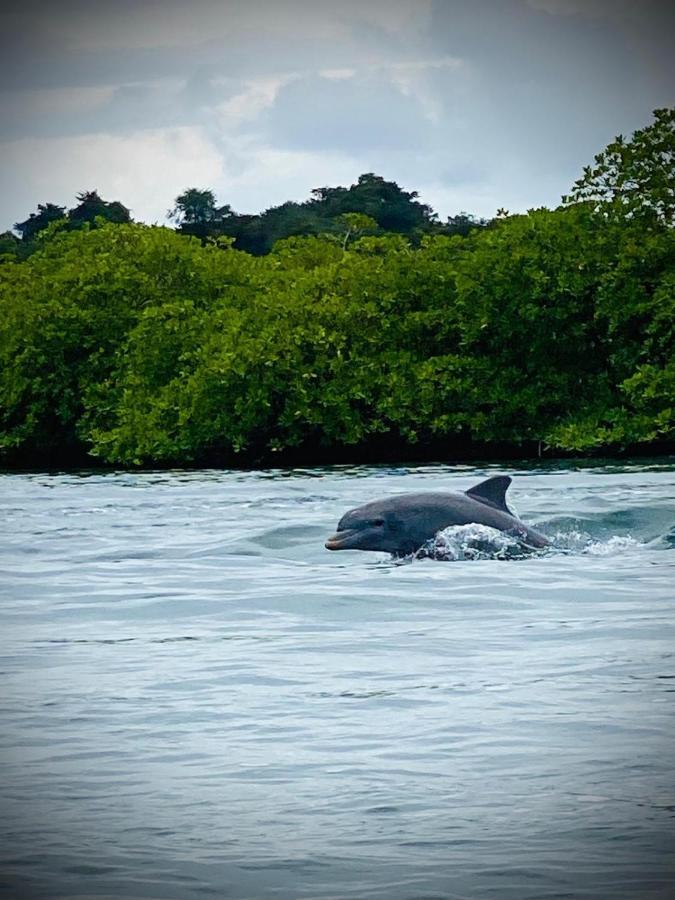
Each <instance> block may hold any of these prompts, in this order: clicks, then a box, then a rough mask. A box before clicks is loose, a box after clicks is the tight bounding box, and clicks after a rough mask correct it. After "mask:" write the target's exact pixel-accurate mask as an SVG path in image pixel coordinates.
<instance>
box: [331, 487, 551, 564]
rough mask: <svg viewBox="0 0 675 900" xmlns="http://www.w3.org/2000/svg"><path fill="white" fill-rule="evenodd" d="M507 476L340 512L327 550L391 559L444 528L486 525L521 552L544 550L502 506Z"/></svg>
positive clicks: (539, 537)
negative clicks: (521, 548)
mask: <svg viewBox="0 0 675 900" xmlns="http://www.w3.org/2000/svg"><path fill="white" fill-rule="evenodd" d="M510 484H511V479H510V478H509V476H508V475H495V476H494V477H493V478H488V479H487V481H482V482H481V483H480V484H477V485H475V487H472V488H469V490H468V491H464V492H463V493H460V492H452V493H450V492H447V493H432V492H427V493H421V494H398V495H395V496H392V497H387V498H385V499H384V500H373V501H372V502H371V503H366V504H365V506H359V507H358V508H357V509H352V510H350V511H349V512H347V513H345V514H344V516H343V517H342V518H341V519H340V521H339V522H338V527H337V531H336V533H335V534H334V535H332V537H329V538H328V540H327V541H326V549H327V550H383V551H385V552H388V553H392V554H394V556H407V555H408V554H410V553H415V552H416V551H417V550H419V549H420V548H421V547H423V546H424V544H426V542H427V541H429V540H431V539H432V538H433V537H434V536H435V535H437V534H438V532H439V531H442V530H443V529H444V528H447V527H448V526H450V525H470V524H472V523H477V524H479V525H489V526H490V527H491V528H496V529H497V530H498V531H503V532H505V533H506V534H510V535H513V536H514V537H515V538H516V539H517V540H518V541H520V543H521V544H523V545H524V546H526V547H532V548H538V547H546V546H548V544H549V543H550V542H549V541H548V539H547V538H545V537H544V535H543V534H539V532H537V531H535V530H534V529H533V528H529V527H528V526H527V525H525V523H524V522H521V521H520V519H518V518H516V516H514V515H513V513H512V512H511V510H510V509H509V508H508V506H507V505H506V491H507V488H508V486H509V485H510Z"/></svg>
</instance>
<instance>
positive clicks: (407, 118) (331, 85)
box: [261, 73, 433, 153]
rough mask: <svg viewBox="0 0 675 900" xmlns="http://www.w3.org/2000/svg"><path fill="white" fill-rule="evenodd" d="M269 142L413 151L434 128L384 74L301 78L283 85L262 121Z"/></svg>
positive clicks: (354, 150)
mask: <svg viewBox="0 0 675 900" xmlns="http://www.w3.org/2000/svg"><path fill="white" fill-rule="evenodd" d="M261 124H262V126H263V128H264V134H265V136H266V138H267V140H269V141H272V142H274V143H278V144H280V145H281V146H286V147H292V148H295V149H299V148H304V149H309V150H331V149H332V150H340V151H343V152H347V153H360V152H362V151H364V150H374V149H376V150H379V151H381V152H382V153H386V152H387V151H394V152H395V151H398V150H413V149H415V148H416V147H419V146H420V145H421V144H422V145H424V144H426V143H427V142H428V141H429V140H430V139H431V131H432V130H433V126H432V125H431V124H430V123H429V121H428V120H426V119H425V117H424V115H423V112H422V110H421V108H420V104H419V103H418V102H416V100H415V99H414V98H413V97H409V96H405V95H404V94H403V93H402V92H401V91H400V90H399V89H398V88H397V87H396V86H395V85H393V84H392V83H391V81H389V80H388V79H387V78H386V77H383V76H382V75H365V76H362V75H359V74H358V73H357V74H356V75H354V76H353V77H350V78H340V79H332V78H323V77H305V78H300V79H297V80H294V81H292V82H291V83H290V84H288V85H286V86H285V87H283V88H282V89H281V90H280V92H279V95H278V97H277V99H276V102H275V103H274V105H273V106H272V108H271V109H270V110H268V112H267V113H266V114H265V116H264V118H263V120H262V123H261Z"/></svg>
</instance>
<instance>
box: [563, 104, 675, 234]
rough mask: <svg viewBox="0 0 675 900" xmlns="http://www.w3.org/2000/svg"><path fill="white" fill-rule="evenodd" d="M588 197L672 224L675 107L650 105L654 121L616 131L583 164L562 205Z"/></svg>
mask: <svg viewBox="0 0 675 900" xmlns="http://www.w3.org/2000/svg"><path fill="white" fill-rule="evenodd" d="M581 201H589V202H591V203H593V204H594V205H595V207H596V209H601V210H603V211H605V212H607V213H610V212H613V213H615V214H618V215H621V216H626V215H627V216H636V215H648V216H651V217H655V218H656V219H657V220H658V221H659V222H662V223H664V224H666V225H670V226H672V225H675V108H671V109H657V110H654V121H653V122H652V123H651V125H647V127H646V128H642V129H639V130H638V131H636V132H634V133H633V136H632V138H631V140H627V139H626V138H624V136H623V135H621V134H620V135H618V136H617V137H616V138H615V139H614V140H613V141H612V143H611V144H609V145H608V146H607V147H606V148H605V149H604V150H603V151H602V153H599V154H598V155H597V156H596V157H595V165H594V166H586V167H585V168H584V174H583V176H582V177H581V178H580V179H579V180H578V181H576V182H575V183H574V187H573V188H572V190H571V192H570V194H569V195H567V196H565V197H563V202H564V203H566V204H570V203H578V202H581Z"/></svg>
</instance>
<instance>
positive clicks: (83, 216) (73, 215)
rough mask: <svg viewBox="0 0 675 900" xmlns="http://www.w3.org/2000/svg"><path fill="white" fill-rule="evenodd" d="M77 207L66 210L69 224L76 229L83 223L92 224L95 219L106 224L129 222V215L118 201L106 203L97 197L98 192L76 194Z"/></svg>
mask: <svg viewBox="0 0 675 900" xmlns="http://www.w3.org/2000/svg"><path fill="white" fill-rule="evenodd" d="M76 199H77V206H74V207H73V208H72V209H69V210H68V220H69V222H70V223H71V224H72V225H74V226H75V227H78V226H79V225H82V224H84V223H85V222H89V223H93V222H94V221H95V220H96V219H97V218H102V219H105V220H106V221H107V222H113V223H116V224H118V225H119V224H122V223H123V222H130V221H131V215H130V213H129V210H128V209H127V208H126V206H123V205H122V204H121V203H120V202H119V201H117V200H114V201H112V202H110V203H109V202H108V201H106V200H103V199H102V198H101V197H99V194H98V191H81V192H80V193H79V194H77V197H76Z"/></svg>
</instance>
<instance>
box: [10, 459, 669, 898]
mask: <svg viewBox="0 0 675 900" xmlns="http://www.w3.org/2000/svg"><path fill="white" fill-rule="evenodd" d="M497 471H500V470H499V469H498V468H496V467H489V468H481V469H477V468H472V467H469V466H460V467H452V468H450V467H442V466H424V467H419V468H418V467H410V466H405V467H403V466H401V467H349V466H339V467H334V468H328V469H316V470H305V469H303V470H288V471H282V470H270V471H266V472H248V473H247V472H219V471H199V472H182V471H177V472H163V473H156V472H155V473H116V474H100V473H85V474H83V475H78V474H63V475H53V476H48V475H5V476H1V477H0V502H2V507H3V516H2V520H1V521H0V531H1V532H2V534H1V544H0V569H1V572H0V594H1V598H2V599H1V602H0V628H1V629H2V634H3V642H2V646H1V649H0V656H1V660H0V670H1V671H2V679H3V693H2V699H1V700H0V708H1V710H2V712H1V715H2V720H1V721H2V728H1V729H0V767H1V769H2V772H1V776H0V793H1V794H2V800H1V809H2V816H1V817H0V859H1V863H0V893H2V894H3V896H4V895H6V896H8V897H12V898H14V897H39V898H45V900H46V898H57V897H82V898H84V897H87V898H98V900H103V898H110V897H134V898H156V900H160V898H161V900H165V898H180V900H192V898H197V897H204V896H208V895H210V896H216V897H229V898H252V900H257V898H301V897H306V898H354V900H356V898H395V900H399V898H401V900H403V898H423V897H426V898H431V897H435V898H440V897H447V898H499V900H502V898H505V900H516V898H517V900H527V898H549V897H550V898H553V897H574V898H586V897H587V898H600V897H602V898H610V897H611V898H616V897H621V898H645V897H647V898H651V897H654V898H656V897H659V898H666V897H669V896H670V891H671V887H672V883H673V877H674V876H675V862H674V860H675V855H674V854H673V853H672V850H673V840H672V839H673V825H674V823H673V817H674V816H675V779H674V777H673V774H674V773H673V769H674V764H673V753H672V744H673V737H674V734H673V692H675V641H674V640H673V638H674V631H675V628H674V625H673V623H674V609H673V607H674V600H675V597H674V594H673V574H674V568H673V564H674V562H675V557H674V556H673V552H672V551H673V546H674V544H675V540H674V539H673V535H674V534H675V528H674V526H675V466H672V465H669V464H668V463H667V462H664V461H660V462H656V463H654V464H651V465H649V464H645V463H643V462H638V463H628V464H625V465H624V464H618V463H609V464H605V465H602V466H599V465H597V464H596V465H588V464H584V465H580V466H577V465H574V466H572V465H571V464H569V463H567V464H564V465H560V464H559V465H555V466H548V467H546V468H531V467H530V468H527V469H523V470H521V471H514V470H513V469H512V468H509V469H508V471H509V472H510V474H513V475H514V484H513V486H512V488H511V490H510V493H509V496H510V499H511V500H512V501H513V503H514V505H515V507H516V508H517V511H518V514H519V516H520V517H521V518H522V519H523V520H524V521H525V522H527V523H528V524H531V525H533V526H534V527H535V528H537V529H538V530H541V531H543V532H544V533H545V534H547V535H548V536H549V537H550V538H551V539H552V542H553V546H552V547H551V548H546V549H545V550H544V551H538V552H525V553H523V552H522V549H519V548H516V547H514V546H512V543H513V542H512V541H511V539H510V538H508V537H507V536H506V535H502V534H500V533H488V532H489V529H488V530H487V531H486V530H481V529H480V528H479V529H476V527H475V526H467V527H466V528H464V529H447V530H446V532H444V534H443V535H441V536H439V537H438V538H437V540H436V542H435V544H434V546H433V548H431V549H433V551H434V552H432V553H430V554H429V553H427V554H420V557H421V556H425V557H426V558H416V559H413V560H408V561H407V563H406V564H404V565H401V564H398V563H397V562H396V561H394V560H391V559H390V558H389V557H388V556H386V555H385V554H370V553H358V552H349V551H344V552H342V553H340V554H332V553H330V552H329V551H327V550H325V549H324V546H323V542H324V540H325V538H326V536H327V535H328V534H330V533H331V532H332V531H333V530H334V527H335V524H336V522H337V521H338V519H339V518H340V516H341V515H342V513H343V512H345V510H347V509H349V508H352V507H355V506H358V505H360V504H362V503H364V502H366V501H368V500H371V499H375V498H377V497H382V496H386V495H388V494H391V493H398V492H401V491H406V490H425V489H429V490H442V489H444V488H447V489H450V490H461V489H464V488H467V487H469V486H471V485H472V484H475V483H476V482H477V481H479V480H480V479H481V478H483V477H486V476H488V475H490V474H495V473H496V472H497ZM430 556H432V557H435V558H429V557H430ZM439 558H441V559H442V560H443V561H439Z"/></svg>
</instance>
